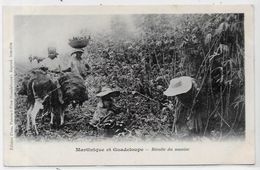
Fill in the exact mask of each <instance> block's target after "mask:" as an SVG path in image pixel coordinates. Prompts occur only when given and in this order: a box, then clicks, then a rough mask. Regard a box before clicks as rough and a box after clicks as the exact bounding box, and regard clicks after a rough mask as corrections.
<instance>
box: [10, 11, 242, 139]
mask: <svg viewBox="0 0 260 170" xmlns="http://www.w3.org/2000/svg"><path fill="white" fill-rule="evenodd" d="M132 20H133V21H134V26H135V30H134V31H133V30H132V29H131V30H130V29H129V28H128V26H127V25H126V24H125V23H124V20H122V19H121V18H120V16H113V17H112V20H111V32H109V33H103V34H102V33H100V34H94V35H91V41H90V44H89V45H88V46H87V47H86V52H85V56H86V58H85V59H84V60H86V61H87V62H88V63H89V65H90V67H91V73H90V74H89V75H88V76H87V78H86V81H85V84H86V86H87V89H88V91H89V100H88V101H86V102H85V103H84V105H83V107H82V108H76V109H72V108H71V107H69V109H67V110H66V112H65V125H64V126H62V127H60V128H58V129H57V128H53V127H51V126H50V124H49V121H50V115H42V114H39V116H38V118H37V124H38V127H39V131H40V134H39V136H34V135H33V134H27V135H25V124H26V102H25V101H26V98H25V96H18V95H17V94H16V105H15V121H16V135H17V136H18V137H19V138H21V139H27V138H29V139H30V138H32V139H36V140H53V139H64V140H77V139H82V138H88V139H91V140H92V139H93V140H99V139H103V132H102V129H99V130H96V129H93V128H91V127H90V126H89V120H90V119H91V117H92V115H93V113H94V111H95V107H96V105H97V97H96V96H95V94H96V92H97V89H99V88H100V87H102V86H110V87H114V88H117V89H120V91H121V95H120V96H119V97H118V98H116V105H117V106H118V107H119V108H122V110H124V112H123V114H122V116H121V119H122V120H124V122H125V131H124V132H122V133H118V134H117V135H115V136H113V138H115V139H127V140H146V139H149V140H156V139H164V140H184V139H194V140H205V139H209V140H211V139H213V140H221V139H227V138H232V137H234V136H236V137H237V136H238V137H243V136H244V133H245V107H244V106H245V102H244V83H245V79H244V23H243V22H244V16H243V15H242V14H212V15H206V14H205V15H133V16H132ZM82 29H83V31H82V34H85V35H86V36H88V32H87V31H84V28H82ZM59 53H61V55H60V57H62V55H66V54H62V52H59ZM25 68H26V66H21V65H18V64H17V65H16V77H15V83H16V85H17V89H19V87H20V86H21V82H22V78H23V76H24V74H25V73H26V71H27V70H26V69H25ZM180 76H190V77H193V78H195V79H196V81H197V82H198V84H199V88H200V90H201V93H203V97H204V98H203V102H204V103H205V105H206V107H205V108H204V109H203V110H200V114H202V115H203V117H204V119H203V131H202V132H201V133H199V134H198V133H192V132H191V131H190V130H189V129H190V126H191V125H189V124H188V122H187V119H186V118H187V113H190V110H189V109H192V108H188V109H187V108H184V107H183V105H182V103H180V101H178V99H177V98H175V97H166V96H165V95H163V92H164V91H165V90H166V89H167V88H168V85H169V82H170V80H171V79H173V78H176V77H180ZM170 107H171V108H173V109H172V110H171V111H165V110H167V108H170ZM173 114H178V121H177V130H176V129H175V128H174V126H173V116H172V115H173Z"/></svg>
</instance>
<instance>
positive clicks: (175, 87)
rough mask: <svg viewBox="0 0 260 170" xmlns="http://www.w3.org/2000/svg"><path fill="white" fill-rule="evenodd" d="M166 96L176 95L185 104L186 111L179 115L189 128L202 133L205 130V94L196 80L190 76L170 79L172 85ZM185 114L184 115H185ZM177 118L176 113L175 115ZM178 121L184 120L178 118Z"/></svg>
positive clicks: (165, 92) (165, 93)
mask: <svg viewBox="0 0 260 170" xmlns="http://www.w3.org/2000/svg"><path fill="white" fill-rule="evenodd" d="M164 95H166V96H175V97H177V99H178V101H179V102H181V104H182V105H183V106H184V108H183V109H182V111H183V110H186V111H187V112H186V114H185V113H180V114H181V115H179V117H184V118H185V120H184V122H185V123H186V125H187V127H188V129H189V130H190V131H191V132H193V133H201V132H202V131H203V121H202V119H203V116H204V112H205V110H204V109H205V102H203V95H202V93H201V91H200V90H199V88H198V85H197V83H196V82H195V80H194V79H193V78H191V77H189V76H182V77H178V78H174V79H172V80H171V81H170V85H169V87H168V89H167V90H166V91H164ZM183 114H184V115H183ZM175 119H178V118H176V115H175ZM176 122H183V120H177V121H176Z"/></svg>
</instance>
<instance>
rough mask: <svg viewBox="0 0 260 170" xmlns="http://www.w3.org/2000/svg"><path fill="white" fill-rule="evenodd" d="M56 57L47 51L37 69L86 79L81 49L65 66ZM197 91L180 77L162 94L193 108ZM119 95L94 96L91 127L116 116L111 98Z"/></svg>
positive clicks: (110, 92)
mask: <svg viewBox="0 0 260 170" xmlns="http://www.w3.org/2000/svg"><path fill="white" fill-rule="evenodd" d="M58 55H59V54H58V53H57V52H56V49H55V48H54V49H51V50H50V49H49V55H48V57H47V58H45V59H44V60H42V61H41V62H40V63H39V64H38V67H41V68H47V70H48V72H49V73H50V74H53V75H57V73H63V72H73V73H76V74H78V75H80V76H81V77H82V78H83V79H85V78H86V76H87V74H88V73H89V72H90V67H89V65H88V64H87V63H86V62H85V60H84V59H83V55H84V50H83V49H77V50H75V51H73V52H72V53H71V60H70V61H69V62H66V63H67V64H65V62H64V60H62V58H61V57H58ZM66 66H67V67H66ZM54 77H55V76H54ZM198 91H199V89H198V86H197V84H196V82H195V81H194V79H193V78H191V77H189V76H182V77H179V78H174V79H172V80H171V81H170V85H169V87H168V89H167V90H166V91H164V93H163V94H164V95H166V96H176V97H177V98H178V99H179V101H180V102H181V103H183V105H184V106H186V107H188V108H194V105H196V102H198V100H195V102H194V100H193V99H194V96H196V93H197V92H198ZM119 95H120V91H118V90H113V89H111V88H109V87H103V88H102V89H101V91H100V92H99V93H97V94H96V96H97V97H98V98H99V102H98V104H97V108H96V110H95V112H94V114H93V117H92V120H91V121H90V122H89V124H90V125H91V126H93V127H98V126H99V125H100V123H101V122H105V121H107V120H110V121H111V117H113V116H115V115H116V114H118V112H119V111H118V108H116V107H115V105H114V103H113V101H114V100H113V98H114V97H118V96H119ZM61 96H62V95H61ZM61 98H62V97H61ZM61 100H62V99H61ZM176 119H177V118H176V117H175V122H176ZM195 120H196V119H195ZM196 122H197V124H198V123H199V127H200V128H201V125H200V123H201V121H200V120H196ZM111 124H112V123H111ZM195 124H196V123H195ZM196 128H197V127H196ZM105 129H107V130H108V131H109V130H111V126H107V127H105Z"/></svg>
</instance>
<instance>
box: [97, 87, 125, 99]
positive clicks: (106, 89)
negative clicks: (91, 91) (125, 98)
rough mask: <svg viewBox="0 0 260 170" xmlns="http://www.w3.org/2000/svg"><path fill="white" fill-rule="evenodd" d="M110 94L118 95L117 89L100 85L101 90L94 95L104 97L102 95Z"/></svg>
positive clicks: (112, 95) (111, 95)
mask: <svg viewBox="0 0 260 170" xmlns="http://www.w3.org/2000/svg"><path fill="white" fill-rule="evenodd" d="M108 95H109V96H110V97H117V96H119V95H120V91H118V90H112V89H111V88H109V87H102V89H101V92H99V93H98V94H97V95H96V96H98V97H104V96H108Z"/></svg>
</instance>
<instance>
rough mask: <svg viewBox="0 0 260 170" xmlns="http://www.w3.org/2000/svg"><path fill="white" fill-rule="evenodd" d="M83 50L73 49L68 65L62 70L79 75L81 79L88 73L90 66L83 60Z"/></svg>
mask: <svg viewBox="0 0 260 170" xmlns="http://www.w3.org/2000/svg"><path fill="white" fill-rule="evenodd" d="M83 55H84V50H83V49H75V50H74V51H73V52H72V53H71V57H72V58H71V61H70V67H69V68H68V69H66V70H63V72H68V71H70V72H72V73H76V74H78V75H80V76H81V77H82V78H83V79H85V78H86V76H87V75H88V74H89V71H90V66H89V65H88V64H87V63H86V62H85V60H83Z"/></svg>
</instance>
